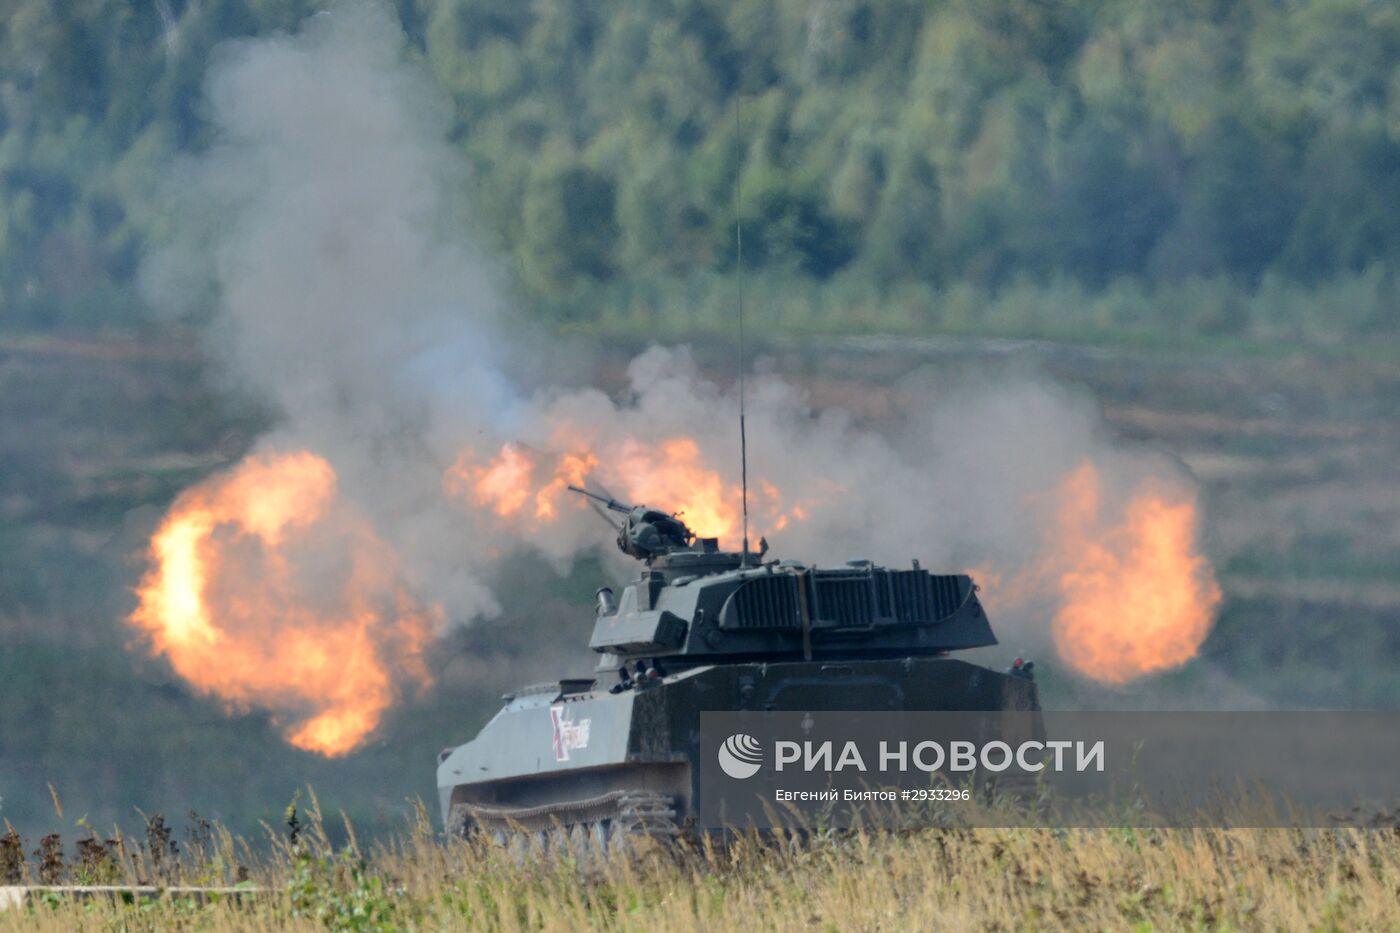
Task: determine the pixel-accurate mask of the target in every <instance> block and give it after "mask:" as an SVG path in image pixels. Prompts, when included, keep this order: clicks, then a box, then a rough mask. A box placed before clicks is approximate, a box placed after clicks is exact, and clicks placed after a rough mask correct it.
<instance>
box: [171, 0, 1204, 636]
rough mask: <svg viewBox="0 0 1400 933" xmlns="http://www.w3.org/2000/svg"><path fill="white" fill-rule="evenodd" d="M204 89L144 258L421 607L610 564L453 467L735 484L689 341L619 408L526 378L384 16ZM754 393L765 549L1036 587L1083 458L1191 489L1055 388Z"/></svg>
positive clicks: (1112, 470) (969, 385)
mask: <svg viewBox="0 0 1400 933" xmlns="http://www.w3.org/2000/svg"><path fill="white" fill-rule="evenodd" d="M207 97H208V108H207V112H208V115H209V119H210V120H211V122H212V127H213V130H214V139H213V143H212V145H211V146H210V147H209V148H208V149H207V151H204V152H202V153H200V154H198V155H195V156H192V157H190V158H189V159H188V160H187V161H186V162H185V163H184V164H182V165H181V166H179V167H177V170H176V171H175V173H174V176H173V182H172V186H171V190H172V192H173V195H174V202H173V203H174V205H175V209H176V218H177V220H178V221H179V225H178V229H177V236H176V237H175V242H174V245H173V246H172V247H171V248H170V249H168V250H166V251H165V252H163V253H162V254H160V255H158V256H156V257H154V258H153V259H152V261H151V262H150V263H149V264H148V267H147V269H146V276H145V281H146V284H147V285H148V293H149V295H150V296H151V298H152V300H153V301H154V302H155V303H157V304H158V305H160V306H162V307H165V308H170V309H173V310H175V311H183V310H186V309H188V308H190V307H192V306H195V305H197V304H198V303H199V302H200V301H201V299H203V298H212V306H213V307H214V308H216V311H215V313H214V316H213V319H212V320H211V321H210V322H209V325H208V329H207V335H208V340H207V347H208V352H209V355H210V357H211V358H212V359H213V360H214V361H216V363H217V365H218V366H219V367H220V368H221V371H222V372H223V373H224V375H225V376H226V377H227V378H228V380H229V381H230V383H231V384H232V385H234V386H237V387H238V388H239V389H240V390H241V391H251V392H253V393H255V394H256V395H257V396H258V397H260V398H261V399H263V400H265V401H266V402H268V403H270V404H271V405H272V406H273V407H274V408H275V410H276V412H277V414H278V420H277V425H276V427H275V429H274V430H273V431H272V432H271V433H269V434H268V435H267V436H266V437H265V438H264V439H263V440H262V442H261V444H260V447H261V448H262V449H264V450H269V451H283V450H292V449H309V450H311V451H313V452H315V453H316V454H319V455H320V456H322V457H324V458H326V459H327V460H328V461H329V462H330V464H331V465H332V466H333V468H334V470H335V472H336V474H337V475H338V477H339V484H340V485H339V490H340V494H341V495H342V496H343V497H344V498H345V500H346V501H347V502H349V503H350V504H351V505H352V506H353V508H354V510H355V511H356V513H357V514H359V515H363V516H366V517H367V519H368V520H369V521H370V522H371V523H372V525H373V527H374V529H375V531H376V532H377V534H378V535H379V536H380V537H381V538H382V539H383V540H384V541H385V542H387V544H388V545H389V546H390V547H392V548H393V550H394V551H395V552H396V553H397V554H398V557H399V566H400V568H401V572H402V574H403V576H404V578H405V581H404V582H405V584H406V585H407V586H408V588H409V589H411V590H412V592H413V593H414V594H415V595H416V597H417V598H418V599H419V600H421V601H423V602H424V603H427V604H433V605H440V606H442V607H443V608H444V609H445V610H446V615H447V617H449V618H451V619H454V620H458V621H470V620H471V619H474V618H479V617H482V616H486V615H490V614H492V613H495V612H498V611H499V610H500V608H501V606H500V603H499V601H498V600H497V598H496V596H495V595H494V594H493V590H492V580H493V571H494V569H495V568H496V567H497V566H498V565H499V563H500V562H501V561H502V560H503V559H506V558H507V557H509V555H510V554H511V553H512V552H520V551H528V552H532V553H542V554H544V555H545V556H547V557H548V558H551V559H552V560H554V561H555V562H556V563H559V564H565V563H567V561H568V560H569V559H570V558H571V557H572V556H574V555H576V554H578V553H580V552H581V551H582V550H584V549H586V548H590V547H594V546H599V545H602V546H609V544H608V536H607V532H606V529H604V528H603V527H602V526H601V524H600V523H599V522H598V521H597V519H596V517H595V516H593V515H592V514H591V513H590V512H588V511H586V510H582V509H576V508H569V509H567V510H565V511H564V512H562V513H561V515H560V517H559V518H558V519H557V520H555V521H554V522H552V523H551V524H549V525H544V524H541V523H537V522H532V521H528V520H515V521H501V520H499V519H498V517H497V516H495V515H494V514H492V511H491V509H490V508H489V507H488V505H487V504H483V503H481V502H477V501H473V500H472V498H471V497H470V496H461V495H457V496H453V495H449V493H448V492H447V488H446V486H445V483H444V475H445V473H447V472H448V471H450V469H451V468H452V466H453V464H454V463H457V462H458V457H459V455H460V454H461V452H462V451H463V450H464V449H470V450H472V451H474V452H475V455H476V456H477V457H478V458H479V460H480V461H481V462H485V461H487V460H488V459H489V458H490V457H491V456H493V455H494V454H496V452H497V451H498V450H499V449H500V447H501V445H502V444H504V443H507V442H520V443H521V444H523V445H528V446H527V447H526V448H525V449H529V450H533V451H540V452H544V453H545V454H547V455H552V454H554V453H562V452H565V451H564V450H561V449H560V446H561V442H560V438H561V436H562V435H561V431H565V429H563V428H561V425H567V426H568V427H567V430H566V431H565V433H567V434H568V437H569V438H570V441H571V443H572V442H576V441H582V442H586V444H587V446H589V447H590V448H591V449H592V450H593V451H594V453H595V454H596V456H597V458H598V461H599V463H600V464H603V465H604V466H603V467H602V468H600V472H599V473H598V474H597V476H595V477H592V478H594V479H597V480H600V481H601V480H604V479H611V482H612V483H617V482H618V481H619V480H618V475H619V474H618V473H617V472H616V470H613V472H611V473H608V469H609V465H612V464H616V463H618V462H619V461H621V460H622V459H625V458H626V457H627V456H631V457H632V458H633V459H636V456H637V455H638V453H639V452H645V451H646V450H648V449H652V448H655V447H656V446H657V445H660V444H663V443H664V442H666V441H667V440H670V439H673V438H675V437H679V436H688V437H690V438H693V439H694V440H695V441H696V443H697V446H698V449H699V450H700V451H701V452H702V454H703V462H704V464H705V466H706V467H707V468H709V469H710V470H712V471H713V472H715V473H717V474H718V475H719V476H720V478H721V480H722V482H723V484H724V485H725V487H726V488H733V487H734V486H735V485H737V482H738V459H739V458H738V436H737V435H738V432H737V421H738V406H737V400H736V398H735V397H734V395H733V393H732V391H730V390H728V389H725V390H721V389H720V388H718V387H717V386H715V385H713V384H711V383H709V382H707V381H706V380H705V379H704V378H702V377H701V375H700V374H699V373H698V371H697V369H696V367H695V365H694V363H693V362H692V361H691V360H690V358H689V356H688V354H686V353H685V352H684V351H677V350H666V349H659V348H657V349H653V350H650V351H648V352H646V353H644V354H643V355H641V356H640V357H638V358H637V359H636V360H635V361H634V362H633V363H632V366H631V370H630V388H629V391H628V392H627V393H626V394H625V395H624V396H623V397H621V398H610V397H608V396H606V395H604V394H603V393H602V392H599V391H596V390H582V391H579V390H576V389H567V388H552V387H548V386H546V387H543V388H542V387H540V386H539V385H538V383H537V382H536V383H530V384H528V385H527V384H526V383H525V381H523V380H520V379H517V378H511V377H510V376H509V375H508V373H509V372H511V371H512V367H511V366H510V365H509V362H508V361H509V360H510V359H512V358H513V357H514V356H515V354H516V353H517V351H518V350H519V348H521V347H522V346H523V347H524V349H526V350H528V351H529V353H530V354H533V355H536V356H542V357H548V356H549V355H550V354H551V352H552V351H551V350H550V348H549V347H548V346H547V345H546V343H545V341H543V340H542V339H540V338H535V339H534V340H532V341H530V342H528V343H527V344H523V345H522V343H521V340H520V338H519V337H518V336H512V334H515V333H516V331H515V330H514V328H513V326H512V324H511V321H510V320H509V319H508V318H507V317H506V315H505V310H504V307H503V303H502V301H501V300H500V298H499V296H498V292H497V290H496V289H495V287H494V286H493V282H492V279H491V276H490V275H489V274H487V272H486V269H487V267H488V264H487V263H486V262H485V261H484V260H483V258H482V255H481V253H480V252H479V251H478V250H477V249H475V248H474V246H473V244H472V242H471V240H470V239H469V237H467V236H466V234H464V232H463V231H464V229H465V228H466V227H468V226H469V217H467V216H466V215H465V214H464V211H463V209H462V207H461V204H460V197H458V195H457V193H458V192H460V191H461V190H463V187H464V186H463V185H462V184H461V178H460V176H459V174H458V168H457V165H458V162H457V159H456V157H455V156H454V154H453V152H452V150H451V147H450V146H449V144H448V143H447V141H446V129H447V125H448V116H449V110H448V104H447V103H446V102H445V101H444V100H443V98H442V97H441V95H440V94H439V93H438V92H437V91H436V90H435V89H434V88H433V87H431V86H430V85H429V84H428V83H427V82H426V81H425V80H424V79H423V77H422V75H421V74H420V72H419V70H418V69H417V68H416V67H415V66H414V65H413V64H411V63H410V62H409V61H408V60H407V58H406V55H405V39H404V36H403V33H402V30H401V29H400V28H399V26H398V24H397V23H396V22H395V20H394V18H393V16H392V14H391V13H390V12H388V10H387V9H386V8H385V7H384V6H382V5H380V4H379V3H376V2H349V3H343V4H339V5H336V6H335V7H333V9H332V10H331V11H330V12H328V13H322V14H319V15H317V16H315V17H313V18H312V19H310V20H309V21H308V22H307V23H306V24H305V25H304V26H303V28H302V29H301V30H300V32H298V33H297V34H295V35H290V36H278V37H273V38H264V39H258V40H253V41H247V42H241V43H237V44H233V45H231V46H228V47H225V48H223V49H221V50H220V52H219V54H218V55H217V57H216V58H215V60H214V62H213V64H212V65H211V68H210V72H209V77H208V87H207ZM749 388H750V394H749V398H748V437H749V452H750V462H751V464H752V474H751V478H752V485H753V487H754V489H755V506H756V509H755V523H754V529H755V538H756V537H757V535H758V534H759V533H762V534H765V535H767V537H768V539H769V541H770V543H771V544H772V547H773V553H774V554H775V555H777V556H782V557H792V558H800V559H806V560H817V561H823V562H835V561H843V560H845V559H847V558H850V557H866V558H871V559H876V560H880V561H885V562H892V563H900V564H905V563H907V561H908V560H909V559H910V558H913V557H918V558H921V559H922V561H923V562H924V564H925V566H929V567H933V568H940V569H947V570H955V569H967V568H971V567H977V566H981V565H994V566H997V567H999V568H1004V569H1009V571H1011V572H1014V571H1016V570H1017V569H1018V568H1021V567H1024V566H1026V565H1028V564H1029V563H1030V562H1031V561H1032V560H1033V555H1034V554H1036V553H1037V551H1038V550H1039V549H1040V548H1042V546H1043V544H1044V541H1043V527H1042V525H1041V523H1040V519H1041V518H1043V515H1044V511H1045V510H1044V509H1043V508H1038V507H1037V505H1036V503H1037V502H1041V503H1043V502H1044V497H1046V496H1048V495H1051V494H1052V493H1051V491H1052V490H1054V489H1055V488H1056V484H1057V483H1059V482H1060V481H1061V480H1062V479H1063V478H1064V477H1065V475H1066V474H1067V473H1069V472H1070V471H1071V470H1073V469H1074V468H1075V466H1076V465H1077V464H1079V463H1082V462H1084V461H1085V460H1086V459H1087V460H1090V461H1092V462H1094V463H1095V464H1096V466H1097V467H1098V470H1099V473H1100V474H1101V475H1102V476H1103V478H1104V481H1105V484H1106V486H1107V487H1108V491H1109V492H1113V491H1114V490H1115V489H1116V490H1118V491H1120V492H1126V491H1128V490H1129V488H1130V487H1135V486H1136V485H1137V484H1138V481H1139V480H1140V478H1141V477H1142V476H1144V475H1149V474H1150V475H1154V476H1158V477H1161V478H1163V479H1164V481H1166V482H1169V483H1171V484H1173V485H1179V482H1180V481H1179V478H1178V476H1177V473H1176V471H1175V469H1174V468H1173V467H1172V466H1171V465H1170V464H1168V463H1166V462H1165V461H1163V460H1160V459H1158V460H1151V459H1149V458H1144V457H1142V456H1130V455H1126V454H1122V453H1120V452H1118V451H1117V450H1115V449H1114V448H1113V447H1112V446H1111V445H1110V444H1109V443H1108V442H1107V441H1106V440H1105V439H1104V438H1103V437H1102V436H1101V435H1100V432H1099V427H1098V424H1099V421H1098V417H1097V414H1096V412H1095V410H1094V408H1093V406H1092V405H1091V404H1089V403H1086V402H1085V401H1084V400H1082V399H1078V398H1075V397H1073V396H1072V395H1070V394H1069V393H1067V392H1065V391H1063V390H1060V389H1057V388H1055V387H1053V386H1050V385H1048V384H1047V382H1046V381H1045V380H1044V379H1038V378H1032V377H1027V376H1024V375H1008V374H1000V375H998V374H989V375H983V376H981V377H978V378H975V379H959V380H956V381H950V380H948V379H939V378H936V377H929V376H924V377H920V378H917V379H912V380H911V381H910V383H909V384H907V385H906V386H904V387H903V389H902V392H901V393H900V398H901V399H902V401H903V407H904V409H905V414H904V416H903V418H902V420H901V422H900V423H899V424H898V426H897V428H895V429H893V430H891V431H889V432H888V433H886V434H884V435H877V434H872V433H869V432H867V431H863V430H859V429H857V428H856V427H855V426H853V424H852V421H851V419H850V418H849V417H847V416H846V415H844V414H843V413H841V412H839V411H823V412H819V413H814V412H813V411H811V410H810V408H809V406H808V405H807V403H806V402H805V400H804V398H803V396H802V394H801V393H800V392H799V391H798V390H797V389H795V388H793V387H792V386H791V385H788V384H786V383H784V382H783V381H782V380H781V379H779V378H776V377H761V378H754V379H752V380H751V381H750V383H749ZM563 446H564V447H565V448H568V447H569V446H570V444H564V445H563ZM643 462H644V458H643ZM624 481H625V477H624ZM627 485H628V486H630V487H631V490H632V491H635V489H636V488H638V487H637V484H636V483H629V484H627ZM642 485H643V486H645V484H642ZM765 487H772V488H773V489H776V491H777V493H776V496H777V497H778V498H780V499H781V508H779V507H778V505H777V504H776V499H775V497H774V496H771V495H768V494H767V493H765V491H764V490H765ZM612 491H613V492H615V493H616V494H617V495H619V496H625V495H628V494H629V488H612ZM1037 497H1040V498H1039V499H1037ZM649 504H651V505H653V506H656V507H663V508H665V507H668V506H670V505H671V504H670V503H667V502H663V501H653V502H650V503H649ZM765 508H767V509H768V511H767V512H765V511H764V509H765ZM779 511H782V512H783V513H784V514H785V515H786V516H787V519H788V520H787V521H786V523H785V524H784V525H783V527H781V528H779V527H777V526H778V524H779V522H778V521H776V516H777V514H778V512H779ZM798 515H800V516H801V517H796V516H798ZM728 543H731V544H734V543H737V541H734V540H731V541H729V542H728ZM1028 618H1029V617H1028ZM1038 624H1039V625H1041V626H1043V625H1044V624H1045V622H1044V617H1043V616H1042V617H1041V618H1040V621H1039V623H1038Z"/></svg>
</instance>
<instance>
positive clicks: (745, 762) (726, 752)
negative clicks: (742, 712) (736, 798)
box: [719, 732, 763, 781]
mask: <svg viewBox="0 0 1400 933" xmlns="http://www.w3.org/2000/svg"><path fill="white" fill-rule="evenodd" d="M719 766H720V769H721V770H722V771H723V772H724V773H725V774H727V775H729V776H730V777H732V778H734V779H735V780H738V781H742V780H744V779H745V778H751V777H753V776H754V775H755V774H757V773H758V769H759V768H761V767H763V746H762V745H760V744H759V742H758V739H756V738H754V737H753V736H751V735H746V734H744V733H743V732H736V733H734V734H733V735H731V736H730V737H729V738H727V739H725V740H724V744H723V745H721V746H720V747H719Z"/></svg>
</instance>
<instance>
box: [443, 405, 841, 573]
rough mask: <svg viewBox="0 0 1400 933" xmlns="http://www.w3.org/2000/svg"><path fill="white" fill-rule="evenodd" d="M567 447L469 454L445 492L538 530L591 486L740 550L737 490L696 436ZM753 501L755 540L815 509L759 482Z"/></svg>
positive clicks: (449, 476) (512, 447)
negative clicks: (604, 447)
mask: <svg viewBox="0 0 1400 933" xmlns="http://www.w3.org/2000/svg"><path fill="white" fill-rule="evenodd" d="M565 433H568V432H565ZM565 443H566V444H569V445H570V449H568V450H566V451H565V452H564V453H560V454H547V453H543V452H540V451H536V450H533V449H531V448H528V447H525V446H523V445H520V444H512V443H508V444H504V445H502V446H501V448H500V450H499V451H497V453H496V454H495V456H493V457H492V458H491V459H490V460H486V461H482V460H480V459H479V458H478V457H477V456H476V454H475V452H474V451H472V450H471V449H470V448H468V449H465V450H463V451H462V452H461V453H460V454H459V455H458V456H457V460H456V462H454V463H453V464H452V466H451V467H449V468H448V470H447V472H446V473H445V474H444V476H443V487H444V489H445V490H446V491H447V493H448V494H449V495H451V496H454V497H456V498H459V499H463V500H466V501H469V502H471V503H472V504H474V505H476V506H478V507H480V508H483V509H485V510H487V511H489V512H491V513H494V514H495V515H497V516H499V517H501V518H511V517H516V516H521V515H526V516H529V517H530V518H532V519H533V521H534V523H536V524H537V525H540V524H547V523H549V522H553V521H555V520H556V519H557V518H559V515H560V508H561V507H562V506H563V504H564V503H565V502H566V501H569V498H570V493H569V492H568V487H569V486H587V485H588V484H589V483H590V482H592V483H595V484H596V485H597V486H598V487H599V488H601V489H607V490H609V491H611V492H612V493H614V494H615V495H617V496H618V497H619V498H621V499H622V500H623V501H626V502H628V503H631V504H636V505H650V506H652V507H654V508H659V509H663V510H665V511H668V512H674V513H676V514H677V515H679V516H680V517H681V518H682V519H683V520H684V521H685V523H686V524H687V525H689V526H690V529H691V530H692V531H694V532H695V533H696V534H697V535H699V536H700V537H702V538H719V539H721V541H722V542H724V543H726V544H728V545H729V546H731V547H737V546H738V544H739V541H738V538H739V537H740V534H741V529H742V526H743V517H742V513H741V503H742V490H741V488H740V485H739V484H738V483H728V482H725V480H724V478H723V476H722V475H721V473H720V472H719V470H718V469H716V468H714V467H712V466H711V465H710V464H709V463H708V462H707V461H706V460H705V457H704V455H703V453H702V451H701V447H700V444H699V443H698V442H697V441H696V440H695V439H694V438H692V437H688V436H685V435H677V436H674V437H666V438H661V439H660V440H656V441H651V440H647V441H642V440H639V439H637V438H635V437H623V438H621V439H620V440H618V441H617V442H616V444H615V446H613V447H612V448H611V449H609V450H608V451H606V453H605V454H600V453H597V452H595V451H593V450H591V449H588V448H587V447H584V446H582V445H580V444H578V443H577V442H575V441H566V442H565ZM833 491H835V492H839V488H838V487H833ZM572 501H573V502H574V504H575V506H576V507H578V508H582V507H583V506H584V501H583V500H582V499H578V498H574V499H573V500H572ZM749 504H750V517H751V520H752V522H753V528H752V529H751V537H753V538H757V537H758V535H759V534H761V533H762V532H765V531H770V532H771V531H780V530H782V529H783V528H786V527H787V526H788V525H789V524H790V523H791V522H794V521H804V520H806V518H807V517H808V515H809V514H810V511H811V509H812V503H810V502H806V503H804V502H798V503H793V504H792V505H790V506H785V505H784V504H783V500H782V496H781V495H780V494H779V492H778V489H777V487H776V486H774V485H773V484H772V483H770V482H768V481H767V480H765V479H762V478H758V479H757V480H756V481H755V482H754V484H753V485H752V486H751V487H750V489H749Z"/></svg>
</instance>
